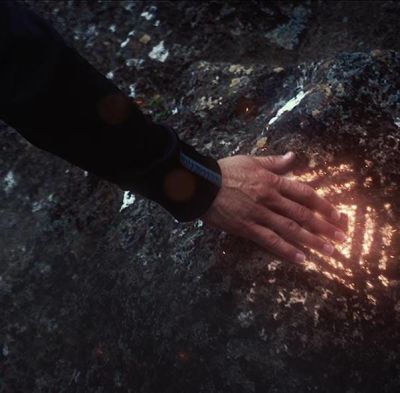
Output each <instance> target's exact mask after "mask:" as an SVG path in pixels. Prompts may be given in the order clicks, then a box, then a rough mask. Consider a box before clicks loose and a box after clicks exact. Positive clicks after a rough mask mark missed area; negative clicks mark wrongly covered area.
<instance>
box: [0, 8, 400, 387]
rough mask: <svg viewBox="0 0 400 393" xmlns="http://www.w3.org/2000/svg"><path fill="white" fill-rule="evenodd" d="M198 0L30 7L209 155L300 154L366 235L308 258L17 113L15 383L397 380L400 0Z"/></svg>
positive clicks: (6, 305)
mask: <svg viewBox="0 0 400 393" xmlns="http://www.w3.org/2000/svg"><path fill="white" fill-rule="evenodd" d="M193 4H194V3H191V2H177V3H169V2H143V3H142V2H101V3H91V4H90V5H89V4H86V3H82V2H68V3H67V2H53V1H52V2H41V3H37V4H35V3H32V4H31V6H34V7H35V9H36V10H37V11H38V12H39V13H41V14H43V15H45V16H47V17H48V18H50V19H52V20H53V22H54V23H55V24H56V27H57V28H58V29H59V30H60V31H61V32H62V33H63V34H65V36H66V39H68V40H70V42H71V43H73V44H74V45H75V46H76V47H77V48H78V49H79V50H80V51H81V52H82V53H83V54H84V55H85V56H87V57H88V58H89V60H90V61H91V62H92V63H93V64H95V65H96V66H97V67H98V68H99V69H100V70H101V71H102V72H104V74H107V75H108V77H110V78H112V79H113V80H114V81H115V82H116V83H118V84H119V85H120V86H121V87H122V88H123V89H125V91H126V92H127V93H130V94H131V95H132V96H133V97H135V98H136V100H137V101H138V102H143V104H142V107H143V110H145V111H146V112H147V113H149V114H153V115H154V116H156V117H157V118H159V119H162V120H164V121H167V122H168V123H169V124H171V125H172V126H174V127H175V128H177V129H178V130H179V133H180V135H181V137H182V139H184V140H186V141H188V142H190V143H191V144H192V145H194V146H196V147H197V148H198V149H199V150H200V151H202V152H203V153H205V154H210V155H213V156H215V157H223V156H226V155H231V154H254V155H264V154H274V153H281V152H284V151H286V150H288V149H293V150H295V151H296V152H297V153H298V159H299V165H300V166H301V167H302V168H303V173H302V174H301V175H299V176H300V177H301V179H302V180H303V181H307V182H310V183H311V184H312V185H313V186H315V187H316V188H317V189H318V190H319V192H320V193H322V194H324V195H326V196H327V198H329V199H330V200H332V201H333V202H334V203H335V204H337V205H338V206H339V208H340V209H341V210H342V211H344V212H346V213H347V214H348V216H349V222H348V228H349V233H350V235H349V239H348V240H347V241H346V242H345V243H344V244H343V245H341V246H340V247H338V252H337V254H336V255H335V257H334V258H332V259H329V258H322V257H321V256H320V255H317V254H309V258H308V260H307V263H306V265H305V266H294V265H289V264H288V263H285V262H282V261H280V260H278V259H276V258H275V257H273V256H272V255H268V254H267V253H266V252H264V251H263V250H261V249H260V248H258V247H257V246H255V245H254V244H253V243H251V242H247V241H243V240H241V239H237V238H233V237H231V236H227V235H226V234H221V233H219V232H218V231H215V230H212V229H209V228H205V227H204V226H203V225H202V223H201V222H200V221H196V222H193V223H186V224H178V223H176V222H175V221H174V220H173V219H172V218H171V216H169V215H168V213H166V212H165V211H163V209H162V208H161V207H159V206H158V205H156V204H155V203H153V202H150V201H147V200H145V199H143V198H141V197H140V196H135V197H132V196H130V195H125V196H124V195H123V193H122V192H121V191H120V190H118V189H117V188H115V187H113V186H112V185H110V184H108V183H106V182H104V181H102V180H100V179H98V178H96V177H94V176H92V175H91V174H87V173H85V172H84V171H82V170H80V169H79V168H76V167H72V166H71V165H69V164H68V163H66V162H65V161H63V160H61V159H58V158H56V157H53V156H51V155H49V154H47V153H45V152H43V151H40V150H38V149H36V148H35V147H33V146H31V145H30V144H29V143H28V142H26V141H25V140H23V139H22V138H21V137H20V136H19V135H18V134H17V133H16V132H15V131H13V130H11V129H10V128H8V127H6V126H5V125H3V126H2V129H1V135H2V138H1V149H2V154H1V157H0V162H1V165H0V179H1V188H0V199H1V204H0V230H1V237H0V307H1V311H2V317H1V326H0V392H12V393H14V392H49V391H57V392H90V393H92V392H96V393H97V392H135V393H136V392H143V393H144V392H146V393H147V392H204V393H216V392H238V393H239V392H240V393H242V392H243V393H247V392H249V393H250V392H341V393H342V392H346V393H350V392H351V393H356V392H360V393H361V392H362V393H364V392H374V393H375V392H396V391H398V390H399V389H400V379H399V375H400V374H399V372H400V356H399V353H400V351H399V350H400V344H399V343H400V333H399V332H400V329H399V328H400V268H399V267H400V260H399V250H400V236H399V209H400V204H399V202H398V201H399V196H400V195H399V190H398V188H399V187H398V185H399V182H400V165H399V164H400V162H399V161H400V154H399V153H400V152H399V140H400V81H399V78H398V75H399V74H400V54H399V52H396V51H394V50H384V49H385V48H386V49H387V48H389V49H400V48H399V47H398V46H399V42H398V33H399V32H398V31H397V30H396V29H399V28H398V26H397V24H395V23H393V24H392V25H391V21H396V20H397V19H396V18H397V16H398V15H399V9H400V8H399V5H398V4H397V3H392V2H381V3H379V4H378V3H373V5H371V4H372V3H366V2H363V3H359V2H343V3H339V4H338V5H335V7H337V9H334V10H333V9H332V7H333V6H332V4H333V3H326V4H324V6H321V5H316V4H314V3H307V2H304V3H301V5H293V4H291V3H288V2H284V3H275V2H274V3H271V5H269V3H268V5H265V4H264V3H259V2H256V1H253V2H249V3H248V4H247V3H246V5H244V4H245V3H241V2H229V3H228V4H225V3H218V2H215V3H214V2H212V3H211V2H210V3H208V2H204V3H199V4H198V3H196V5H193ZM372 6H373V7H375V8H374V11H375V12H374V13H372V12H371V11H370V7H372ZM333 11H335V12H333ZM372 14H373V16H372ZM396 15H397V16H396ZM157 21H158V23H157ZM216 21H217V22H218V23H215V22H216ZM372 21H373V22H374V23H373V24H372ZM388 26H391V27H390V28H389V27H388ZM288 29H289V30H288ZM183 33H186V35H185V34H183ZM145 34H147V36H148V37H149V38H150V39H149V38H148V37H146V38H145V39H143V37H144V35H145ZM338 37H339V38H340V42H337V39H338ZM161 42H163V44H162V45H161ZM333 43H335V44H336V45H333ZM157 46H158V49H155V48H156V47H157ZM376 47H379V48H380V49H379V50H372V49H374V48H376ZM221 48H222V49H221ZM342 50H346V51H347V53H341V54H338V53H337V52H340V51H342ZM360 50H362V52H364V53H362V52H360ZM150 53H153V56H150ZM239 240H240V241H239Z"/></svg>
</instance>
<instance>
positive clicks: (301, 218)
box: [296, 206, 312, 224]
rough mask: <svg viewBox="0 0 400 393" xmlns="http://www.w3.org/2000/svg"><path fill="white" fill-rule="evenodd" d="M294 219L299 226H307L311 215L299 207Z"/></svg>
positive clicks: (304, 208) (302, 207) (305, 209)
mask: <svg viewBox="0 0 400 393" xmlns="http://www.w3.org/2000/svg"><path fill="white" fill-rule="evenodd" d="M296 217H297V221H298V222H299V223H300V224H307V223H309V222H310V221H311V217H312V213H311V211H310V210H308V209H307V208H306V207H304V206H301V207H299V208H298V209H297V214H296Z"/></svg>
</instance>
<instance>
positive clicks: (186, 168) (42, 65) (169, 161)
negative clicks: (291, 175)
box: [0, 1, 221, 222]
mask: <svg viewBox="0 0 400 393" xmlns="http://www.w3.org/2000/svg"><path fill="white" fill-rule="evenodd" d="M0 34H1V36H0V118H1V119H2V120H4V121H5V122H7V123H8V124H9V125H10V126H12V127H14V128H15V129H16V130H17V131H18V132H19V133H20V134H22V135H23V136H24V137H25V138H26V139H27V140H29V141H30V142H31V143H32V144H33V145H35V146H37V147H39V148H41V149H43V150H46V151H48V152H51V153H53V154H55V155H57V156H59V157H61V158H63V159H65V160H67V161H69V162H71V163H73V164H75V165H77V166H79V167H81V168H82V169H85V170H87V171H88V172H91V173H93V174H95V175H97V176H99V177H101V178H104V179H106V180H108V181H110V182H113V183H115V184H117V185H118V186H119V187H120V188H121V189H123V190H126V191H128V190H129V191H132V192H134V193H138V194H140V195H142V196H144V197H146V198H149V199H151V200H153V201H155V202H157V203H159V204H160V205H161V206H163V207H164V208H165V209H166V210H168V211H169V212H170V213H171V214H172V215H173V216H174V217H175V219H177V220H178V221H180V222H185V221H192V220H195V219H197V218H201V216H202V215H203V214H205V213H206V211H207V210H208V208H209V207H210V206H211V204H212V202H213V201H214V199H215V197H216V196H217V194H218V191H219V189H220V186H221V170H220V167H219V165H218V162H217V160H215V159H214V158H212V157H206V156H204V155H202V154H200V153H199V152H197V151H196V150H195V149H194V148H193V147H192V146H190V145H188V144H187V143H185V142H183V141H181V140H180V139H179V137H178V135H177V133H176V132H175V130H173V129H172V128H171V127H170V126H168V125H166V124H163V123H155V122H153V121H151V119H150V118H149V117H148V116H146V115H144V114H143V113H142V112H141V111H140V109H139V108H138V107H137V105H136V104H135V103H134V101H133V100H131V99H130V98H129V97H128V96H127V95H126V94H124V93H123V92H122V91H121V90H119V89H118V88H117V87H116V86H115V85H114V84H113V83H112V82H111V81H109V80H108V79H107V78H106V77H104V76H103V75H101V74H100V73H99V72H98V71H97V70H96V69H95V68H94V67H93V66H91V65H90V64H89V63H88V62H87V61H86V60H85V59H84V58H83V57H81V56H80V55H79V53H78V52H77V51H76V50H74V49H73V48H71V47H69V46H68V45H67V44H66V43H65V42H64V41H63V39H62V38H61V37H60V36H59V34H58V33H57V32H56V31H55V30H54V29H53V28H52V27H51V26H50V25H49V24H48V23H47V22H46V21H44V20H43V19H42V18H40V17H38V16H37V15H35V14H34V13H33V12H31V11H30V10H28V9H27V8H25V7H23V6H20V5H18V4H16V3H14V2H12V1H1V2H0Z"/></svg>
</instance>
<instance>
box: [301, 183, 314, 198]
mask: <svg viewBox="0 0 400 393" xmlns="http://www.w3.org/2000/svg"><path fill="white" fill-rule="evenodd" d="M301 187H302V189H301V192H302V194H303V195H304V197H305V198H306V199H313V198H314V190H313V189H312V188H311V187H310V186H307V185H306V184H302V186H301Z"/></svg>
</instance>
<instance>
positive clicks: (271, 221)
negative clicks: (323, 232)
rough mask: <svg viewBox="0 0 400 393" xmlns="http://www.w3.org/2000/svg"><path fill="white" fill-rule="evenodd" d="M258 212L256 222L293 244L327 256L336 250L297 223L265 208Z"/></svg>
mask: <svg viewBox="0 0 400 393" xmlns="http://www.w3.org/2000/svg"><path fill="white" fill-rule="evenodd" d="M257 210H258V211H257V214H256V215H255V217H254V221H255V222H256V223H257V224H260V225H263V226H268V227H269V228H271V229H272V230H273V231H274V232H276V233H278V234H279V235H280V236H282V238H284V239H285V240H286V241H288V242H290V243H291V244H298V245H302V246H306V247H309V248H312V249H313V250H316V251H319V252H321V253H322V254H325V255H327V256H330V255H332V254H333V252H334V250H335V249H334V247H333V246H332V244H330V242H328V241H326V240H324V239H323V238H321V237H319V236H317V235H315V234H314V233H312V232H310V231H308V230H307V229H305V228H304V227H302V226H301V225H300V224H298V223H297V222H296V221H294V220H291V219H290V218H287V217H285V216H282V215H280V214H277V213H275V212H273V211H272V210H269V209H267V208H264V207H262V208H260V209H257Z"/></svg>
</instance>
